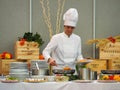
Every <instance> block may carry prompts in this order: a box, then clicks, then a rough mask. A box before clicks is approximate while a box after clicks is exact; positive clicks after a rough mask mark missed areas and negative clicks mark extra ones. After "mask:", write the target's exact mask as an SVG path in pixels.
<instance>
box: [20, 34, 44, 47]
mask: <svg viewBox="0 0 120 90" xmlns="http://www.w3.org/2000/svg"><path fill="white" fill-rule="evenodd" d="M22 39H25V40H26V41H28V42H32V41H34V42H37V43H38V44H39V46H41V45H43V44H44V41H43V39H42V37H41V35H40V34H38V33H37V32H36V33H35V34H33V33H32V32H25V33H24V35H23V37H22Z"/></svg>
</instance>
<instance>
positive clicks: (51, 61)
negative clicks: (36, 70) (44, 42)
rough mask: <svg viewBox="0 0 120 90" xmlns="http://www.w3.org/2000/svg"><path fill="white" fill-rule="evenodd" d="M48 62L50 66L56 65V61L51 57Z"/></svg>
mask: <svg viewBox="0 0 120 90" xmlns="http://www.w3.org/2000/svg"><path fill="white" fill-rule="evenodd" d="M48 63H49V64H50V65H51V66H57V64H56V61H55V60H54V59H53V58H49V59H48Z"/></svg>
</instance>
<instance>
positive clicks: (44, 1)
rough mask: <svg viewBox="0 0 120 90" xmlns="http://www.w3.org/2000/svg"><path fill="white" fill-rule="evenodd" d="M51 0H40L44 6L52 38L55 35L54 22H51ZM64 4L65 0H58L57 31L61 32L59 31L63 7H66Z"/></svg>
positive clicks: (43, 9) (45, 17) (46, 21)
mask: <svg viewBox="0 0 120 90" xmlns="http://www.w3.org/2000/svg"><path fill="white" fill-rule="evenodd" d="M49 1H50V0H40V4H41V7H42V12H43V17H44V21H45V23H46V25H47V27H48V31H49V36H50V38H51V37H52V35H53V27H52V23H51V14H50V7H49V4H50V3H49ZM64 4H65V0H58V5H57V6H58V7H57V15H56V16H57V19H56V33H59V31H60V23H61V17H62V13H63V9H64Z"/></svg>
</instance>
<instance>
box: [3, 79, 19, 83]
mask: <svg viewBox="0 0 120 90" xmlns="http://www.w3.org/2000/svg"><path fill="white" fill-rule="evenodd" d="M1 82H2V83H17V82H19V80H1Z"/></svg>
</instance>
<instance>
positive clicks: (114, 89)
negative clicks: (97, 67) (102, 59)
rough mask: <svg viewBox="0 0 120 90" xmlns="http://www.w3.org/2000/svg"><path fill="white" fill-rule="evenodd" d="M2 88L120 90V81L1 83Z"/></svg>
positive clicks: (18, 89) (21, 89)
mask: <svg viewBox="0 0 120 90" xmlns="http://www.w3.org/2000/svg"><path fill="white" fill-rule="evenodd" d="M0 90H120V83H75V82H45V83H26V82H20V83H0Z"/></svg>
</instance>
